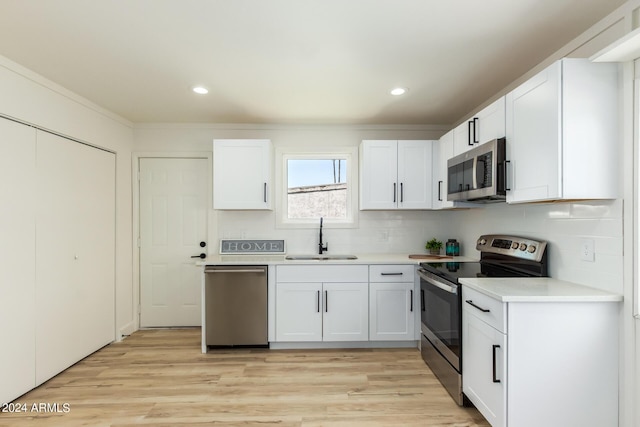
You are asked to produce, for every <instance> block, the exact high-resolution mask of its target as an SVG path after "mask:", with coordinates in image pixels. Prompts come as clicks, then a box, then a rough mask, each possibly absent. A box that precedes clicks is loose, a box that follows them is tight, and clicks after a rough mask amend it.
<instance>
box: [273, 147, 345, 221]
mask: <svg viewBox="0 0 640 427" xmlns="http://www.w3.org/2000/svg"><path fill="white" fill-rule="evenodd" d="M343 150H344V152H340V151H338V150H336V151H332V152H326V153H313V154H306V153H295V152H287V151H289V150H282V152H281V153H280V155H279V156H278V158H281V159H282V162H281V171H280V173H278V175H279V176H280V177H281V179H282V185H281V186H279V188H281V191H280V192H279V193H280V197H279V202H278V206H280V207H281V209H280V212H278V215H277V216H278V225H279V226H283V227H288V226H294V227H295V226H299V227H303V226H305V227H306V226H309V225H313V226H314V227H315V226H316V225H317V222H318V220H319V219H320V218H323V219H324V221H325V224H329V225H331V224H333V225H335V226H339V227H340V226H342V227H353V226H355V218H354V210H355V209H354V207H355V206H356V203H355V200H354V197H355V191H354V188H355V187H354V186H357V181H356V179H355V174H354V171H353V170H352V169H353V167H352V159H353V158H354V157H355V153H354V151H355V150H354V149H352V148H350V147H349V148H346V149H343Z"/></svg>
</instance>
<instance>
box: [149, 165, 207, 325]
mask: <svg viewBox="0 0 640 427" xmlns="http://www.w3.org/2000/svg"><path fill="white" fill-rule="evenodd" d="M208 170H209V167H208V160H207V159H199V158H140V159H139V172H140V174H139V176H140V182H139V185H140V192H139V198H140V203H139V209H140V216H139V217H140V226H139V230H140V326H141V327H172V326H200V324H201V314H202V313H201V292H200V286H201V268H200V267H198V266H196V265H195V261H196V259H193V258H191V257H192V256H196V255H198V254H200V253H205V254H206V253H208V246H205V247H201V246H200V243H201V242H205V243H207V244H208V242H207V212H208V206H207V203H208V202H207V200H208V198H207V191H208V182H209V177H208V173H209V172H208Z"/></svg>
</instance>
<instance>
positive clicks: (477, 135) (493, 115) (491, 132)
mask: <svg viewBox="0 0 640 427" xmlns="http://www.w3.org/2000/svg"><path fill="white" fill-rule="evenodd" d="M504 136H505V97H501V98H499V99H498V100H496V101H494V102H493V103H491V104H490V105H488V106H486V107H485V108H483V109H482V110H481V111H479V112H478V113H476V114H474V116H473V117H470V118H469V119H468V120H466V121H465V122H464V123H462V124H460V125H459V126H458V127H456V128H455V129H454V130H453V155H454V156H457V155H458V154H461V153H464V152H465V151H467V150H470V149H471V148H473V147H477V146H478V145H480V144H484V143H485V142H488V141H491V140H494V139H497V138H503V137H504Z"/></svg>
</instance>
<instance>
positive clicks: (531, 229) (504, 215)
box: [455, 200, 623, 293]
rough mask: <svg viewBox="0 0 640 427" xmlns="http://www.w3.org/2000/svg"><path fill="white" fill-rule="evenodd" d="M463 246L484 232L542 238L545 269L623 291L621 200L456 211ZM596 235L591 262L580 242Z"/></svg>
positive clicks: (472, 244) (563, 277)
mask: <svg viewBox="0 0 640 427" xmlns="http://www.w3.org/2000/svg"><path fill="white" fill-rule="evenodd" d="M455 219H456V229H457V230H458V232H459V236H457V237H458V238H459V240H461V242H462V246H463V248H465V249H467V250H466V253H467V254H468V249H469V248H471V247H475V238H476V237H477V236H478V235H480V234H482V233H505V234H513V235H516V236H523V237H531V238H534V239H542V240H546V241H548V243H549V246H548V249H547V251H548V252H547V253H548V255H549V275H550V276H551V277H554V278H556V279H561V280H568V281H572V282H576V283H581V284H583V285H587V286H592V287H595V288H600V289H604V290H607V291H611V292H617V293H622V292H623V268H622V265H623V258H622V256H623V202H622V200H610V201H593V202H573V203H549V204H527V205H506V204H503V203H501V204H494V205H487V206H486V207H484V208H481V209H472V210H468V211H464V212H457V213H456V215H455ZM583 239H589V240H593V241H594V245H595V246H594V249H595V259H594V262H587V261H582V260H581V258H580V244H581V242H582V240H583Z"/></svg>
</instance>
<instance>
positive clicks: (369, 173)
mask: <svg viewBox="0 0 640 427" xmlns="http://www.w3.org/2000/svg"><path fill="white" fill-rule="evenodd" d="M434 142H435V141H377V140H375V141H373V140H372V141H363V142H362V144H361V145H360V209H363V210H367V209H370V210H390V209H431V207H432V160H433V159H432V157H433V152H432V149H433V147H432V144H433V143H434Z"/></svg>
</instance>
